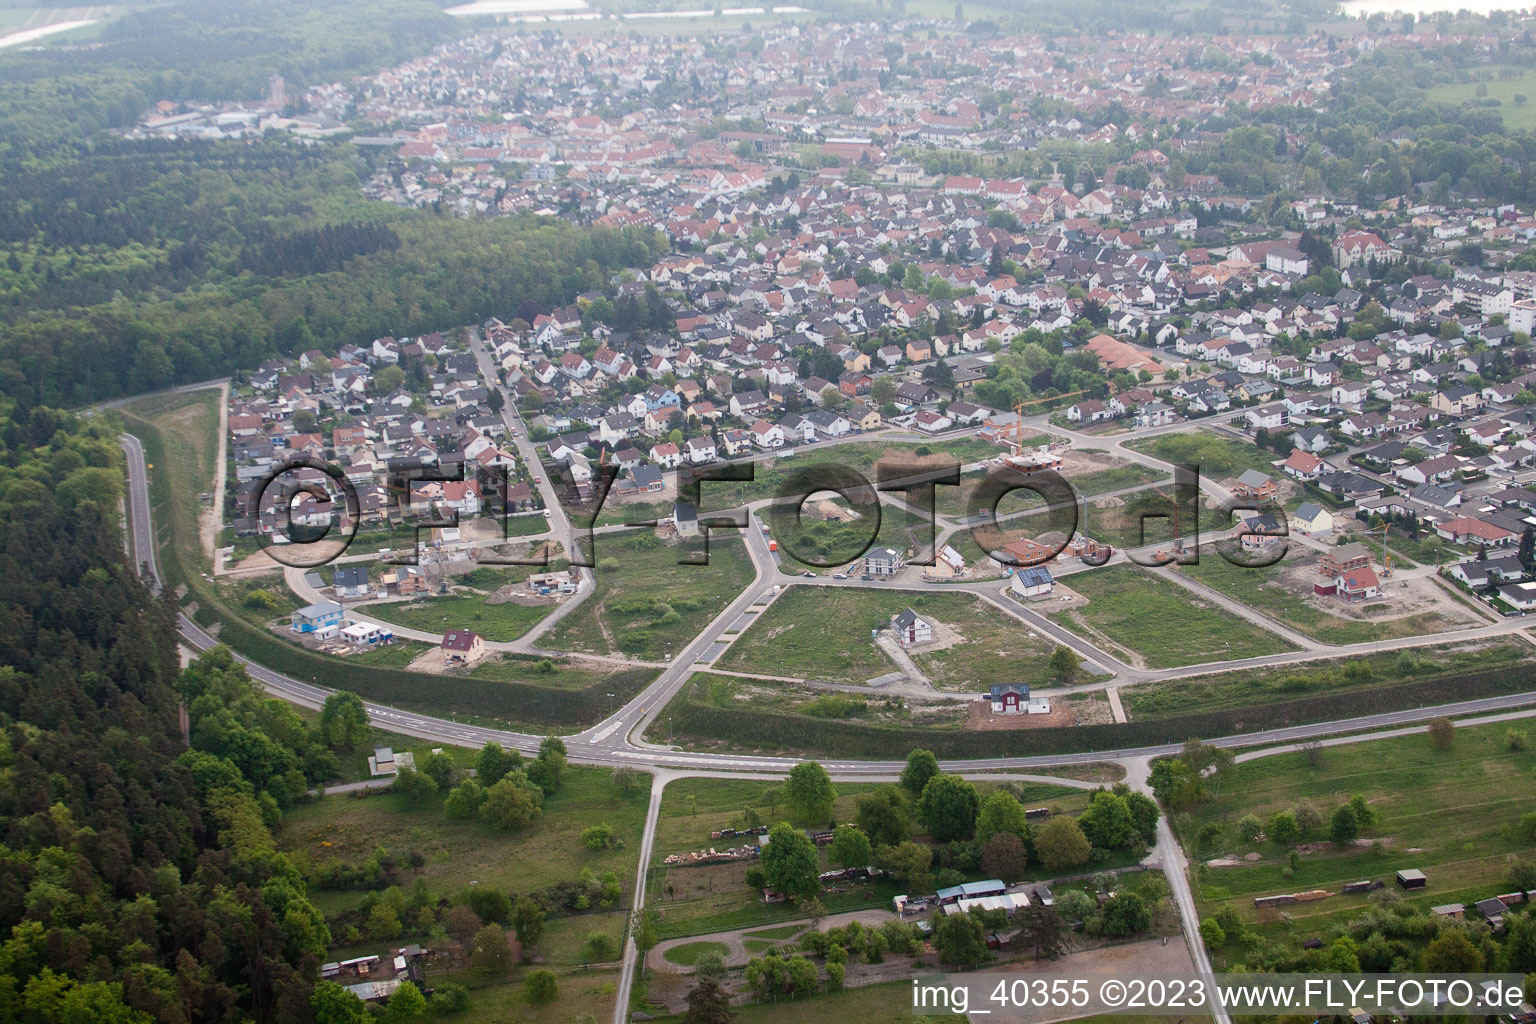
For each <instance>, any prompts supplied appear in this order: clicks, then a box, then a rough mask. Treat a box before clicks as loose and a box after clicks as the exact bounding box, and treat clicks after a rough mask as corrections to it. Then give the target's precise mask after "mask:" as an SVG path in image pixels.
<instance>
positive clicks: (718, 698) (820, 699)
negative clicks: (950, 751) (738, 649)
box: [676, 672, 968, 729]
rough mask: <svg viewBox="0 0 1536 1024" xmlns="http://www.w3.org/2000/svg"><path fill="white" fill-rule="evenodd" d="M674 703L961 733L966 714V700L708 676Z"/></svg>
mask: <svg viewBox="0 0 1536 1024" xmlns="http://www.w3.org/2000/svg"><path fill="white" fill-rule="evenodd" d="M676 699H677V700H690V701H695V702H697V703H700V704H706V705H709V706H711V707H718V708H735V709H738V710H740V709H751V710H753V711H757V712H759V713H765V712H770V711H771V712H775V713H780V714H800V715H814V716H816V717H818V718H835V719H842V720H852V721H858V722H862V723H865V724H868V725H878V726H882V727H886V728H893V729H906V728H915V727H920V728H924V729H961V728H964V727H965V724H966V716H967V714H968V711H967V707H966V702H965V701H943V702H938V701H933V702H918V701H908V700H905V699H903V698H902V697H901V696H900V695H897V694H890V695H887V694H882V693H881V692H880V691H878V690H871V691H870V692H869V694H868V696H865V695H864V694H861V693H836V692H829V691H827V690H821V689H816V688H814V687H810V686H797V685H795V684H794V683H785V682H780V681H778V680H762V679H743V678H741V677H740V676H725V675H717V674H714V673H710V672H700V673H698V674H696V675H695V676H694V677H693V679H692V680H691V681H690V682H689V684H688V686H687V687H684V689H683V690H682V691H680V692H679V694H678V697H677V698H676Z"/></svg>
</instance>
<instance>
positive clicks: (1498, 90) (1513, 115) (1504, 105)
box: [1426, 64, 1536, 132]
mask: <svg viewBox="0 0 1536 1024" xmlns="http://www.w3.org/2000/svg"><path fill="white" fill-rule="evenodd" d="M1479 70H1482V71H1487V72H1488V73H1489V77H1488V79H1487V80H1486V81H1482V82H1450V83H1446V84H1443V85H1436V86H1434V87H1433V88H1431V89H1430V90H1429V91H1428V92H1427V94H1426V98H1427V99H1428V100H1430V101H1431V102H1433V103H1449V104H1451V105H1452V106H1457V107H1459V106H1461V105H1462V104H1464V103H1466V102H1468V101H1471V102H1472V103H1473V104H1475V105H1479V106H1481V105H1483V104H1486V103H1487V102H1488V101H1489V100H1497V101H1498V103H1497V105H1492V104H1489V107H1488V109H1492V110H1496V111H1498V114H1499V116H1500V117H1501V118H1503V119H1504V126H1505V127H1506V128H1508V129H1510V130H1511V131H1526V132H1529V131H1536V108H1533V107H1532V105H1531V104H1530V103H1529V102H1522V101H1520V100H1518V99H1516V97H1517V96H1525V97H1529V96H1532V95H1536V76H1528V74H1527V73H1528V72H1529V70H1530V69H1529V68H1522V67H1515V66H1512V65H1507V64H1495V65H1489V66H1488V67H1486V68H1480V69H1479ZM1501 73H1509V74H1511V75H1513V76H1514V77H1511V78H1501V77H1500V74H1501ZM1479 85H1483V86H1486V87H1487V95H1486V96H1484V97H1480V96H1478V94H1477V91H1478V86H1479Z"/></svg>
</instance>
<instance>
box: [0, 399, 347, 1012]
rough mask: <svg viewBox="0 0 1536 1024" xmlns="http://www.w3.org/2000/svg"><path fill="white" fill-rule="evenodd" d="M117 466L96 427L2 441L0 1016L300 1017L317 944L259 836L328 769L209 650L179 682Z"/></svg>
mask: <svg viewBox="0 0 1536 1024" xmlns="http://www.w3.org/2000/svg"><path fill="white" fill-rule="evenodd" d="M119 459H120V453H119V451H118V448H117V444H116V442H115V440H114V439H113V430H112V429H111V424H109V423H106V422H102V421H92V422H89V423H83V424H82V423H80V422H77V421H75V420H74V419H73V418H71V417H68V416H67V415H64V414H60V413H56V412H54V411H52V410H49V409H46V408H34V409H31V410H30V411H19V412H13V413H12V414H10V415H9V416H8V417H7V419H6V420H5V422H4V424H3V426H0V538H3V540H0V936H4V938H3V940H0V1020H6V1021H25V1022H28V1024H54V1022H60V1024H63V1022H76V1021H80V1022H83V1021H101V1022H132V1024H153V1022H163V1024H191V1022H195V1021H226V1020H239V1019H254V1020H258V1021H279V1020H281V1021H293V1020H305V1019H308V1018H309V1016H310V999H311V994H312V991H313V989H314V984H315V979H316V975H317V970H318V965H319V962H320V959H321V957H322V955H323V954H324V952H325V949H326V946H327V944H328V942H329V934H328V931H327V929H326V925H325V919H324V917H323V916H322V915H321V914H319V913H318V912H317V911H316V910H315V909H314V907H313V906H311V905H310V903H309V901H308V899H307V897H306V895H305V889H304V881H303V878H302V876H301V875H300V873H299V872H298V871H297V870H296V869H295V867H294V866H293V865H292V864H290V863H289V862H288V861H287V859H286V858H285V857H284V856H282V855H281V854H278V853H277V852H276V851H275V849H274V844H273V840H272V836H271V833H270V832H269V831H268V829H269V827H270V826H271V825H273V824H275V823H276V821H277V819H278V817H279V815H280V813H281V809H282V808H283V807H285V806H288V805H290V804H291V803H292V802H293V801H294V800H296V799H301V798H302V796H303V793H304V791H305V790H306V789H307V788H308V787H309V786H310V785H312V784H314V783H316V782H320V781H322V780H324V779H326V778H329V777H332V776H334V775H335V773H336V770H337V761H336V757H335V755H334V754H333V753H331V750H330V746H329V745H328V744H326V743H325V742H323V741H322V740H321V738H320V730H319V729H318V728H315V727H310V726H308V725H306V723H305V722H304V721H303V720H301V719H300V718H299V716H298V715H297V714H296V713H295V712H294V711H293V710H292V709H291V708H290V707H288V706H287V705H285V704H283V703H282V702H280V701H274V700H267V699H266V698H264V697H263V696H262V695H261V693H260V691H259V690H258V689H257V688H256V687H255V685H254V684H253V683H252V682H251V680H250V679H249V678H248V677H246V675H245V673H244V671H243V670H242V669H240V668H239V667H238V666H236V665H235V664H234V663H233V661H232V660H231V659H230V657H229V656H228V654H227V652H223V651H216V652H214V653H212V654H211V655H209V656H207V657H205V658H204V659H203V660H202V661H200V662H198V663H196V664H194V666H193V667H192V668H190V669H188V670H187V671H185V672H182V673H178V670H177V659H176V641H175V619H174V605H173V604H172V603H171V602H169V601H161V600H159V599H157V598H156V597H155V596H154V595H153V594H152V593H151V592H150V590H149V589H148V587H146V586H145V584H144V583H143V582H142V581H141V580H140V579H139V577H138V575H137V573H136V570H135V568H134V567H133V566H132V565H130V564H129V560H128V558H127V556H126V555H125V553H124V550H123V539H122V534H121V531H120V529H119V526H118V500H117V499H118V495H119V493H120V491H121V477H120V474H119V470H118V468H117V464H118V462H119ZM181 703H185V705H186V707H187V709H188V711H189V721H190V733H191V749H188V744H187V741H186V740H184V739H183V735H182V731H181V728H180V725H179V723H178V705H179V704H181Z"/></svg>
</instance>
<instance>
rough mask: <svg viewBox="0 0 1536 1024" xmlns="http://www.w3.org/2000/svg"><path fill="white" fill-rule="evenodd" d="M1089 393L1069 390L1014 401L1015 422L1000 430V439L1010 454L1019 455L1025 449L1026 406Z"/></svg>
mask: <svg viewBox="0 0 1536 1024" xmlns="http://www.w3.org/2000/svg"><path fill="white" fill-rule="evenodd" d="M1087 393H1088V392H1087V391H1068V392H1067V393H1066V394H1064V395H1046V396H1045V397H1043V398H1031V399H1029V400H1028V401H1027V402H1026V401H1019V402H1014V403H1013V415H1014V420H1013V424H1012V425H1011V426H1008V427H1005V428H1004V429H1003V430H1001V431H999V432H998V439H999V440H1000V441H1002V442H1003V443H1004V444H1006V445H1007V446H1008V447H1009V449H1010V452H1009V454H1011V455H1018V454H1019V453H1020V452H1022V451H1023V450H1024V408H1025V407H1026V406H1030V405H1039V404H1040V403H1041V402H1054V401H1056V400H1057V399H1060V398H1076V397H1077V396H1078V395H1086V394H1087Z"/></svg>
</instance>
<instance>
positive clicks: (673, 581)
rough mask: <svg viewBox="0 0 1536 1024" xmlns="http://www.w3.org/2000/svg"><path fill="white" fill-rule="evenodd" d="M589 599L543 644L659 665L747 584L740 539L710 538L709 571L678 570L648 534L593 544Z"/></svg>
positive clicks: (668, 551)
mask: <svg viewBox="0 0 1536 1024" xmlns="http://www.w3.org/2000/svg"><path fill="white" fill-rule="evenodd" d="M596 554H597V568H596V570H595V572H596V577H597V589H596V592H595V593H594V594H593V595H592V596H591V597H589V598H587V599H586V600H585V601H584V602H583V603H582V605H581V607H579V608H577V609H576V610H575V611H574V612H572V613H571V614H570V615H568V616H566V617H565V618H564V619H561V620H560V623H559V625H557V626H556V627H554V628H553V629H552V630H550V632H549V633H548V634H547V635H546V637H545V638H544V640H545V642H547V643H548V645H549V646H550V647H551V648H558V649H560V650H569V651H574V652H581V653H589V654H625V655H629V656H631V657H634V658H640V659H643V660H661V659H665V658H668V657H670V656H672V655H674V654H676V653H677V652H679V651H681V650H682V649H683V648H684V647H685V646H687V644H688V642H689V641H691V640H692V639H693V638H694V637H695V636H697V635H698V633H699V631H700V630H702V629H703V628H704V626H705V625H706V624H707V623H708V622H709V621H710V620H711V619H713V618H714V617H715V616H716V615H718V614H720V611H721V609H723V608H724V607H725V606H726V605H728V604H730V602H731V601H732V600H734V599H735V598H736V597H737V595H739V594H740V593H741V591H742V590H743V589H745V588H746V586H747V584H748V583H750V582H751V581H752V578H753V568H752V561H751V559H750V558H748V557H747V552H746V546H745V544H744V543H743V541H742V540H741V539H740V538H739V537H732V536H729V535H716V536H713V537H711V539H710V543H709V564H708V565H679V564H678V558H679V557H680V555H681V554H682V551H681V549H680V548H678V547H676V546H673V545H669V544H666V543H664V542H663V541H661V540H660V539H659V538H657V537H656V536H655V535H654V534H652V533H637V534H634V535H620V536H603V537H599V538H598V540H597V543H596Z"/></svg>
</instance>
